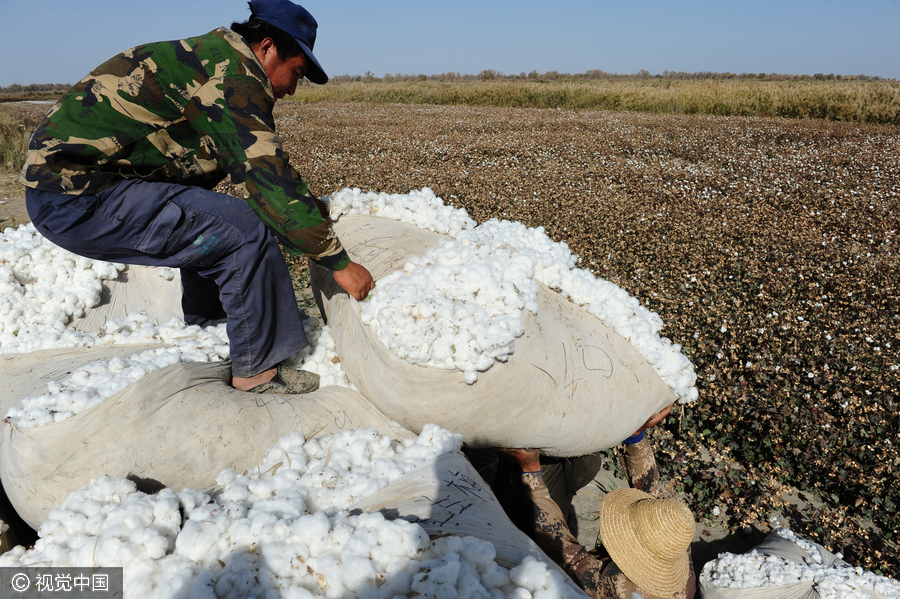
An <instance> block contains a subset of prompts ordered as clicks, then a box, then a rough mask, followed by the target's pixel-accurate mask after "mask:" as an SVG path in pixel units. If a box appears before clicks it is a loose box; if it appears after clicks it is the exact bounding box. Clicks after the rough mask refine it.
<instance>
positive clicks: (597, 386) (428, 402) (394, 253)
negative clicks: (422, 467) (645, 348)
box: [312, 215, 676, 456]
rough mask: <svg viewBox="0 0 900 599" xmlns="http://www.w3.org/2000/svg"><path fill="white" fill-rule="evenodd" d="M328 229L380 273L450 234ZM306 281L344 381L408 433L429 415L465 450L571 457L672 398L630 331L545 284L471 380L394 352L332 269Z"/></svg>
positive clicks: (397, 225)
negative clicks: (520, 327) (507, 352)
mask: <svg viewBox="0 0 900 599" xmlns="http://www.w3.org/2000/svg"><path fill="white" fill-rule="evenodd" d="M334 230H335V232H336V233H337V234H338V236H339V237H340V239H341V242H342V243H343V244H344V247H345V248H346V249H347V250H348V252H349V253H350V255H351V257H352V258H353V259H354V260H355V261H357V262H360V263H361V264H362V265H364V266H365V267H366V268H368V269H369V271H370V272H371V273H372V276H373V277H374V278H375V280H376V281H378V280H379V279H380V278H382V277H385V276H387V275H389V274H390V273H392V272H394V271H396V270H398V269H402V268H403V266H404V264H405V263H406V261H407V260H408V259H409V258H410V257H412V256H421V255H422V254H424V253H425V252H426V251H427V250H428V249H430V248H435V247H437V246H438V245H439V244H440V243H441V241H442V240H444V239H447V237H445V236H443V235H439V234H437V233H432V232H429V231H425V230H422V229H419V228H417V227H415V226H412V225H409V224H405V223H401V222H397V221H394V220H389V219H385V218H379V217H376V216H361V215H344V216H342V217H341V218H340V219H339V220H338V221H336V222H335V223H334ZM312 283H313V289H314V292H315V294H316V297H317V301H318V302H319V304H320V307H321V308H322V311H323V314H324V315H325V316H326V318H327V320H328V325H329V326H330V327H331V328H332V330H333V332H334V337H335V344H336V346H337V352H338V354H339V355H340V356H341V361H342V365H343V367H344V370H345V372H346V373H347V376H348V378H349V379H350V381H351V382H352V383H353V384H354V385H356V387H357V388H358V389H359V390H360V392H361V393H362V395H363V396H364V397H366V398H367V399H368V400H369V401H371V402H372V403H373V404H374V405H375V406H376V407H378V408H379V409H380V410H381V411H382V412H383V413H384V414H385V415H386V416H387V417H388V418H391V419H394V420H396V421H398V422H399V423H401V424H402V425H403V426H404V427H406V428H409V429H410V430H413V431H418V430H421V428H422V427H423V426H424V425H425V424H428V423H435V424H438V425H439V426H441V427H444V428H447V429H449V430H452V431H454V432H457V433H460V434H462V435H463V438H464V440H465V442H466V443H467V444H469V445H470V446H473V447H478V446H481V447H485V446H507V447H536V448H539V449H541V450H542V451H543V452H544V453H546V454H549V455H554V456H575V455H583V454H587V453H592V452H596V451H599V450H602V449H606V448H609V447H612V446H614V445H616V444H618V443H620V442H621V441H622V440H623V439H625V438H627V437H628V436H630V435H631V434H632V433H634V432H635V430H637V429H638V428H639V427H640V426H641V425H642V424H643V423H644V422H645V421H646V420H647V419H648V418H649V417H650V416H651V415H653V414H655V413H656V412H658V411H659V410H661V409H663V408H664V407H666V406H668V405H671V404H672V403H674V402H675V401H676V396H675V394H674V393H673V392H672V391H671V390H670V389H669V387H668V386H667V385H666V383H665V382H664V381H663V380H662V379H661V378H660V376H659V374H657V372H656V371H655V370H654V369H653V367H651V366H650V365H649V364H648V363H647V361H646V359H645V358H644V357H643V356H642V355H641V354H640V353H638V351H637V350H636V349H635V348H634V347H633V346H632V345H631V344H630V343H629V342H628V341H627V340H626V339H624V338H622V337H621V336H619V335H618V334H616V333H615V332H614V331H612V330H611V329H609V328H608V327H606V326H605V325H604V324H603V323H602V322H601V321H600V320H599V319H597V318H595V317H594V316H592V315H590V314H588V313H587V312H586V311H585V310H584V309H582V308H580V307H579V306H576V305H575V304H573V303H571V302H570V301H568V300H567V299H565V298H564V297H562V296H561V295H560V294H558V293H556V292H555V291H553V290H551V289H549V288H548V287H546V286H544V285H540V290H539V292H538V301H537V304H538V311H537V314H532V313H531V312H528V311H525V312H523V315H522V320H523V322H524V325H525V327H524V334H523V335H522V336H521V337H518V338H516V340H515V351H514V353H513V354H512V355H511V356H510V357H509V358H508V360H507V361H506V362H498V363H496V364H494V365H493V366H491V367H490V368H489V369H487V370H486V371H484V372H481V373H479V375H478V378H477V381H476V382H475V383H474V384H467V383H466V381H465V380H464V375H463V373H462V372H460V371H458V370H444V369H439V368H430V367H424V366H420V365H417V364H411V363H409V362H407V361H405V360H403V359H401V358H399V357H397V356H396V355H394V354H393V353H391V352H390V351H389V350H388V349H387V348H386V347H385V346H384V345H383V344H382V343H381V342H380V341H379V340H378V338H377V337H376V336H375V334H374V333H373V331H372V330H371V329H370V328H369V327H368V326H367V325H365V324H363V323H362V321H361V320H360V304H359V303H358V302H357V301H356V300H355V299H353V298H352V297H350V296H349V295H348V294H347V293H346V292H344V291H343V290H342V289H341V288H340V287H338V286H337V284H335V283H334V279H333V277H332V276H331V274H330V273H329V272H328V271H325V270H324V269H321V268H316V267H314V268H313V269H312Z"/></svg>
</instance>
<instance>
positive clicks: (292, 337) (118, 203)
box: [26, 179, 309, 377]
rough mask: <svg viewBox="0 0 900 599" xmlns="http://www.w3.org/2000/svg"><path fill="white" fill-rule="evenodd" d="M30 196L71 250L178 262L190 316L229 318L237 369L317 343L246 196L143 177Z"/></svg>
mask: <svg viewBox="0 0 900 599" xmlns="http://www.w3.org/2000/svg"><path fill="white" fill-rule="evenodd" d="M26 203H27V207H28V214H29V215H30V216H31V219H32V222H33V223H34V225H35V227H36V228H37V231H38V232H39V233H41V234H42V235H43V236H44V237H46V238H47V239H49V240H50V241H52V242H53V243H55V244H56V245H58V246H60V247H62V248H64V249H66V250H69V251H70V252H72V253H75V254H79V255H81V256H85V257H87V258H93V259H97V260H105V261H109V262H124V263H126V264H140V265H145V266H167V267H170V268H178V269H180V270H181V282H182V309H183V310H184V315H185V318H184V319H185V322H187V323H188V324H198V325H200V326H205V325H208V324H213V323H215V322H217V321H221V320H222V319H223V318H227V322H226V325H225V328H226V331H227V333H228V341H229V344H230V346H231V349H230V352H231V361H232V374H233V376H237V377H250V376H253V375H255V374H259V373H260V372H263V371H265V370H268V369H269V368H272V367H274V366H275V365H276V364H278V363H279V362H281V361H282V360H284V359H285V358H288V357H290V356H292V355H293V354H295V353H296V352H298V351H300V350H302V349H303V348H304V347H306V346H307V345H309V342H308V341H307V339H306V334H305V333H304V331H303V325H302V323H301V314H300V309H299V308H298V307H297V301H296V299H295V297H294V289H293V285H292V284H291V277H290V273H289V272H288V268H287V265H286V264H285V262H284V257H283V256H282V254H281V250H280V249H279V247H278V243H277V241H276V238H275V236H274V235H273V234H272V232H271V231H269V229H268V228H267V227H266V226H265V224H264V223H263V222H262V221H261V220H260V219H259V217H257V215H256V213H255V212H253V209H252V208H250V205H249V204H247V202H245V201H243V200H240V199H238V198H234V197H232V196H229V195H224V194H220V193H216V192H214V191H209V190H206V189H202V188H199V187H189V186H185V185H178V184H174V183H156V182H148V181H143V180H140V179H135V180H128V181H123V182H122V183H119V184H117V185H115V186H113V187H111V188H109V189H106V190H104V191H101V192H100V193H98V194H96V195H80V196H71V195H65V194H59V193H53V192H47V191H40V190H35V189H28V190H27V191H26Z"/></svg>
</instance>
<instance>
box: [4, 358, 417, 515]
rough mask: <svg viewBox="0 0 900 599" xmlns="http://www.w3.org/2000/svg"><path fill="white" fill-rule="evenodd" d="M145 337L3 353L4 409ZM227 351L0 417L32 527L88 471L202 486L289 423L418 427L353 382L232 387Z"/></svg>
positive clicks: (332, 428)
mask: <svg viewBox="0 0 900 599" xmlns="http://www.w3.org/2000/svg"><path fill="white" fill-rule="evenodd" d="M142 349H146V348H145V347H137V346H133V347H121V346H120V347H112V348H110V347H103V348H73V349H63V350H46V351H40V352H33V353H29V354H18V355H3V356H0V380H3V381H4V386H3V389H2V393H0V409H2V410H3V412H4V413H5V412H6V411H7V410H8V409H9V408H10V407H11V406H12V405H15V404H17V403H18V402H20V401H21V400H22V398H24V397H30V396H32V395H35V394H37V393H40V392H42V391H43V390H45V389H46V387H47V383H48V382H49V381H54V380H55V381H60V380H62V379H64V378H65V377H66V376H68V375H69V374H70V373H71V372H72V371H74V370H76V369H77V368H79V367H81V366H83V365H85V364H87V363H90V362H93V361H96V360H103V359H105V360H109V359H112V358H114V357H116V356H119V357H126V356H128V355H130V354H133V353H135V352H138V351H141V350H142ZM230 378H231V364H230V362H227V361H224V362H209V363H202V362H192V363H179V364H175V365H172V366H168V367H165V368H162V369H159V370H155V371H153V372H151V373H149V374H147V375H146V376H145V377H144V378H142V379H140V380H138V381H136V382H134V383H132V384H131V385H129V386H128V387H126V388H125V389H123V390H121V391H119V392H118V393H116V394H115V395H113V396H112V397H109V398H108V399H106V400H104V401H102V402H100V403H98V404H96V405H94V406H92V407H90V408H88V409H87V410H85V411H83V412H80V413H78V414H76V415H75V416H72V417H70V418H68V419H66V420H63V421H61V422H56V423H54V424H49V425H46V426H42V427H37V428H19V427H18V426H16V425H15V424H12V423H11V422H10V421H9V420H6V421H4V422H3V423H2V424H0V480H2V482H3V488H4V489H5V491H6V494H7V495H8V496H9V499H10V501H11V502H12V504H13V507H14V508H15V509H16V511H17V512H18V513H19V515H20V516H21V517H22V519H23V520H25V521H26V522H27V523H28V524H29V525H30V526H32V527H34V528H38V527H39V526H40V525H41V523H42V522H43V521H44V520H45V518H46V516H47V514H48V513H49V511H50V509H51V508H53V506H54V505H56V504H58V503H59V502H61V501H62V500H63V499H65V498H66V497H67V496H68V495H69V494H70V493H72V492H73V491H75V490H76V489H79V488H81V487H83V486H85V485H87V484H88V483H89V482H90V481H91V480H93V479H94V478H96V477H98V476H100V475H102V474H109V475H111V476H114V477H129V478H132V479H133V480H135V481H136V482H138V483H139V485H143V488H146V489H147V490H155V488H157V487H159V486H160V485H162V486H166V487H172V488H174V489H178V490H180V489H182V488H184V487H189V488H192V489H203V488H206V487H210V486H212V485H214V484H215V477H216V475H217V474H218V473H219V472H221V471H222V470H225V469H228V468H231V469H233V470H236V471H237V472H242V471H244V470H247V469H250V468H255V467H256V466H257V464H259V463H260V460H261V459H262V458H263V456H264V454H265V452H266V450H267V449H268V448H269V447H271V446H272V445H274V444H275V443H276V442H277V441H278V439H280V438H281V437H283V436H284V435H286V434H288V433H290V432H293V431H299V432H300V433H302V434H303V435H304V437H306V438H312V437H315V436H318V435H323V434H328V433H334V432H339V431H342V430H351V429H357V428H364V427H371V428H374V429H376V430H378V431H379V433H381V434H386V435H389V436H391V437H392V438H394V439H398V440H399V439H404V438H411V437H412V436H413V435H411V434H410V433H409V431H406V430H404V429H403V428H402V427H399V426H396V425H395V424H394V423H392V422H390V421H389V420H388V419H387V418H385V417H384V415H382V414H381V413H380V412H379V411H378V410H376V409H375V408H374V407H373V406H372V405H371V404H369V403H368V402H367V401H366V400H365V399H364V398H363V397H362V396H360V395H359V394H358V393H357V392H355V391H353V390H351V389H348V388H345V387H326V388H322V389H319V390H317V391H314V392H312V393H307V394H305V395H256V394H252V393H246V392H241V391H238V390H236V389H234V388H233V387H231V386H230V385H229V384H228V382H229V380H230Z"/></svg>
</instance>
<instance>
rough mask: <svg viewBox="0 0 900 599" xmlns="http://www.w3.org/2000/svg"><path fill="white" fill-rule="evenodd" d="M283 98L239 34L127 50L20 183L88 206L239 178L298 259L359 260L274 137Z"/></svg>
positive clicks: (39, 146) (49, 138) (86, 92)
mask: <svg viewBox="0 0 900 599" xmlns="http://www.w3.org/2000/svg"><path fill="white" fill-rule="evenodd" d="M274 105H275V95H274V93H273V90H272V86H271V84H270V83H269V78H268V76H267V75H266V72H265V69H264V68H263V66H262V64H261V63H260V62H259V60H258V59H257V58H256V55H255V54H254V53H253V50H252V49H251V48H250V47H249V46H248V45H247V43H246V42H245V41H244V39H243V38H242V37H240V36H239V35H237V34H236V33H234V32H233V31H231V30H229V29H225V28H220V29H217V30H215V31H211V32H209V33H207V34H206V35H202V36H200V37H195V38H189V39H184V40H175V41H167V42H155V43H151V44H146V45H142V46H138V47H136V48H132V49H131V50H127V51H125V52H123V53H121V54H119V55H118V56H115V57H114V58H112V59H110V60H108V61H107V62H105V63H103V64H102V65H100V66H99V67H97V68H96V69H94V70H93V71H91V73H90V74H89V75H88V76H87V77H85V78H84V79H82V80H81V81H79V82H78V84H76V85H75V86H74V87H73V88H72V89H71V90H70V91H69V92H68V93H67V94H66V95H65V96H64V97H63V98H62V99H61V100H60V101H59V103H57V104H56V106H54V107H53V109H51V110H50V112H49V113H48V114H47V116H45V117H44V119H43V120H42V121H41V122H40V124H38V126H37V128H36V129H35V132H34V135H33V136H32V138H31V142H30V144H29V148H28V157H27V159H26V163H25V166H24V168H23V169H22V174H21V176H20V181H21V182H22V183H23V184H25V185H27V186H29V187H33V188H37V189H42V190H46V191H53V192H57V193H64V194H71V195H80V194H85V193H97V192H99V191H101V190H103V189H105V188H108V187H110V186H112V185H115V184H116V183H118V182H119V181H122V180H123V179H130V178H135V177H140V178H142V179H144V180H147V181H162V182H167V183H180V184H184V185H196V186H200V187H204V188H206V189H212V188H213V187H215V186H216V184H218V183H219V182H220V181H222V180H223V179H225V177H229V178H230V179H231V182H232V183H233V184H234V185H235V186H237V187H238V188H239V189H241V190H242V191H243V193H244V195H245V197H246V200H247V202H248V203H249V204H250V206H251V207H252V208H253V210H254V211H255V212H256V214H257V215H258V216H259V218H260V219H261V220H262V221H263V222H264V223H265V224H266V225H267V226H268V227H269V228H270V229H271V230H272V231H273V232H274V233H275V234H276V235H277V236H278V237H279V238H280V239H281V241H282V242H283V243H284V245H285V248H286V249H287V251H288V252H289V253H291V254H293V255H297V254H307V255H309V256H310V258H312V259H314V260H316V262H318V263H319V264H321V265H322V266H325V267H327V268H330V269H333V270H336V269H341V268H343V267H344V266H346V265H347V264H348V263H349V260H350V259H349V257H348V256H347V253H346V252H345V251H344V249H343V248H342V246H341V243H340V241H339V240H338V239H337V237H336V236H335V234H334V232H333V231H332V229H331V226H330V223H329V222H327V221H326V219H325V217H324V216H323V214H322V213H321V212H320V211H319V209H318V208H317V206H316V204H315V201H314V199H313V198H312V197H310V196H309V190H308V188H307V185H306V183H305V182H304V181H303V179H302V178H301V177H300V175H299V174H297V172H296V171H295V170H294V169H293V168H292V167H291V165H290V162H289V159H288V155H287V154H286V153H285V152H284V149H283V148H282V145H281V141H280V140H279V139H278V137H277V135H276V134H275V119H274V117H273V116H272V109H273V107H274Z"/></svg>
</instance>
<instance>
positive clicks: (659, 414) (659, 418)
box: [634, 404, 675, 435]
mask: <svg viewBox="0 0 900 599" xmlns="http://www.w3.org/2000/svg"><path fill="white" fill-rule="evenodd" d="M674 407H675V404H672V405H670V406H668V407H666V408H663V409H662V410H660V411H659V412H657V413H656V414H654V415H653V416H651V417H650V419H649V420H647V422H645V423H644V426H642V427H641V428H639V429H638V430H637V432H635V433H634V434H635V435H640V434H641V432H643V430H644V429H646V428H650V427H653V426H656V425H657V424H659V423H660V422H662V419H663V418H665V417H666V416H668V415H669V413H670V412H671V411H672V408H674Z"/></svg>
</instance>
